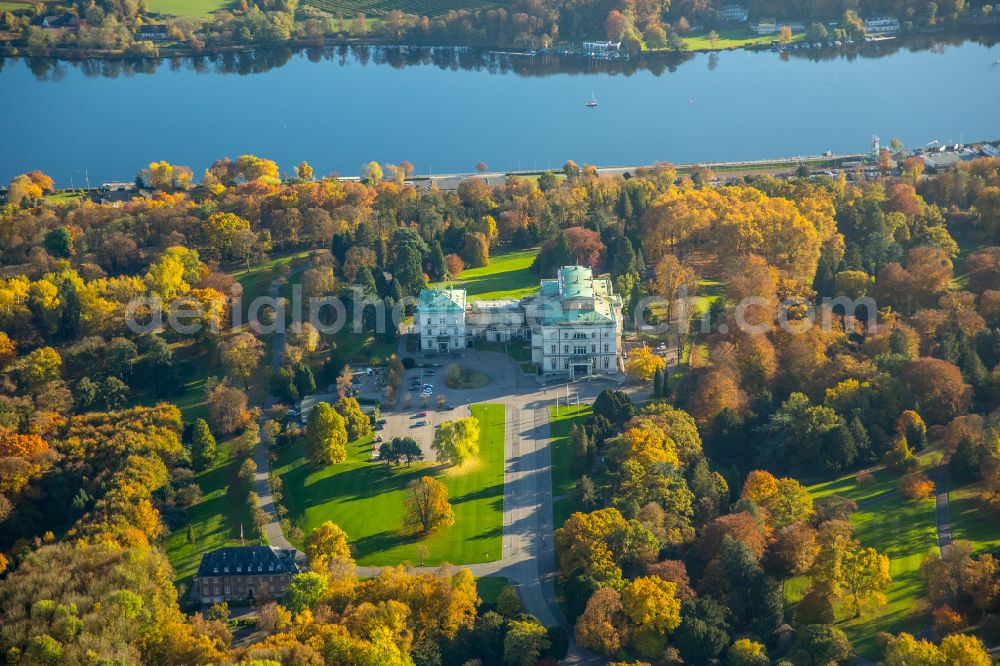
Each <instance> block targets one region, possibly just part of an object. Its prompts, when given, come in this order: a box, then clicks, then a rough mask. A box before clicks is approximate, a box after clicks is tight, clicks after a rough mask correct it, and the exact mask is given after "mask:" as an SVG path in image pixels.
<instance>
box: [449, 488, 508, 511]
mask: <svg viewBox="0 0 1000 666" xmlns="http://www.w3.org/2000/svg"><path fill="white" fill-rule="evenodd" d="M486 498H493V501H494V502H496V501H497V500H499V502H500V504H501V506H502V505H503V484H502V483H494V484H493V485H492V486H486V487H485V488H480V489H479V490H475V491H473V492H471V493H465V494H464V495H456V496H455V497H449V498H448V501H449V502H451V503H452V504H462V503H463V502H471V501H473V500H478V499H486ZM493 507H494V508H496V504H493Z"/></svg>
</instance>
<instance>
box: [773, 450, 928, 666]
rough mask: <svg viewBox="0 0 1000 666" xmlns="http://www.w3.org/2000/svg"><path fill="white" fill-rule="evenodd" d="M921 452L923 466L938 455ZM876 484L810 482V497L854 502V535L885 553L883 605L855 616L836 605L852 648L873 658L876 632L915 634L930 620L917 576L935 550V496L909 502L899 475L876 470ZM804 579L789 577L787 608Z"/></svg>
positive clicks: (850, 478) (851, 479)
mask: <svg viewBox="0 0 1000 666" xmlns="http://www.w3.org/2000/svg"><path fill="white" fill-rule="evenodd" d="M936 455H937V454H936V453H935V452H933V451H924V452H923V453H922V454H921V455H920V456H918V458H919V459H920V461H921V464H922V466H926V465H927V464H929V463H930V462H931V461H932V459H934V458H936ZM873 476H874V479H875V480H874V482H873V483H871V484H868V485H864V484H862V485H858V484H857V483H856V481H855V477H856V474H855V473H853V472H852V473H850V474H845V475H843V476H841V477H838V478H836V479H833V480H831V481H826V482H823V483H817V484H815V485H812V486H809V492H810V494H811V495H812V496H813V499H814V500H815V499H820V498H823V497H828V496H831V495H839V496H841V497H845V498H847V499H851V500H854V501H855V502H857V503H858V505H859V509H858V511H857V512H855V513H854V514H853V515H852V516H851V523H852V524H853V525H854V535H855V538H856V539H857V540H858V541H859V542H861V544H862V545H863V546H865V547H872V548H875V549H876V550H877V551H878V552H879V553H882V554H883V555H888V556H889V561H890V565H889V572H890V574H891V575H892V584H891V585H890V587H889V589H888V590H887V591H886V603H885V605H883V606H878V607H871V608H868V609H866V610H865V612H863V613H862V615H861V617H859V618H854V617H852V616H851V615H852V614H851V613H849V612H848V611H847V610H846V609H838V615H837V618H838V623H837V624H838V626H839V627H840V628H841V629H843V630H844V632H845V633H846V634H847V636H848V638H850V640H851V644H852V645H853V646H854V649H855V650H856V651H857V652H858V653H859V654H861V655H862V656H865V657H869V658H873V657H876V656H877V654H876V653H877V648H876V646H875V635H876V633H878V632H880V631H888V632H892V633H899V632H901V631H907V632H910V633H913V634H919V633H920V632H921V631H923V629H924V628H925V627H926V626H927V624H928V621H929V620H928V613H929V611H930V608H929V607H928V606H927V604H926V602H925V599H926V583H925V582H924V580H923V578H922V577H921V576H920V563H921V562H923V560H924V558H925V557H927V555H928V554H929V553H931V552H934V551H935V550H936V549H937V530H936V527H935V520H934V506H935V505H934V499H933V498H930V499H926V500H920V501H911V500H908V499H906V498H905V497H904V496H902V495H901V494H900V493H899V492H898V491H897V489H896V483H897V481H898V480H899V476H898V475H896V474H892V473H890V472H889V471H887V470H885V469H883V468H879V469H876V470H874V472H873ZM808 585H809V581H808V579H807V578H806V577H799V578H795V579H792V580H790V581H788V583H787V584H786V586H785V596H786V599H787V600H788V601H789V602H790V604H791V606H794V603H795V602H796V601H798V599H799V598H800V597H801V596H802V594H803V593H804V592H805V590H806V589H807V588H808Z"/></svg>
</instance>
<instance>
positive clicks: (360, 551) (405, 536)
mask: <svg viewBox="0 0 1000 666" xmlns="http://www.w3.org/2000/svg"><path fill="white" fill-rule="evenodd" d="M423 538H424V537H423V536H422V535H421V534H419V533H417V532H399V531H394V532H390V531H388V530H383V531H381V532H376V533H375V534H371V535H369V536H366V537H361V538H360V539H356V540H354V541H352V542H351V550H352V551H354V559H356V560H359V561H360V560H363V559H364V558H365V557H367V556H369V555H374V554H375V553H381V552H385V551H388V550H391V549H393V548H397V547H399V546H408V545H410V544H413V543H416V542H418V541H421V540H422V539H423Z"/></svg>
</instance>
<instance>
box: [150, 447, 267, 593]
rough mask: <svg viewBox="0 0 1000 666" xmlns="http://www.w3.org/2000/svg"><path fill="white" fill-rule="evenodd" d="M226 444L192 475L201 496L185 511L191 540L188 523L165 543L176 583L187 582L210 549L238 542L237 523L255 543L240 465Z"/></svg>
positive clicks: (238, 530) (249, 540)
mask: <svg viewBox="0 0 1000 666" xmlns="http://www.w3.org/2000/svg"><path fill="white" fill-rule="evenodd" d="M241 463H242V461H239V460H237V459H236V458H234V457H233V451H232V447H231V445H230V444H229V443H225V444H221V445H220V446H219V459H218V461H217V462H216V464H215V465H214V466H212V467H210V468H209V469H207V470H205V471H204V472H201V473H200V474H198V475H197V476H196V477H195V480H196V481H197V482H198V485H199V486H201V492H202V498H201V501H199V502H198V503H197V504H195V505H194V506H192V507H190V508H189V509H188V510H187V513H188V519H189V520H188V524H190V525H191V528H192V531H193V536H194V543H188V540H187V526H181V527H179V528H177V530H175V531H174V532H172V533H171V534H170V536H168V537H167V539H166V542H165V544H164V546H165V548H166V551H167V555H168V557H169V558H170V563H171V564H172V565H173V567H174V571H175V572H176V579H177V582H178V583H188V582H190V580H191V577H192V576H194V573H195V572H196V571H197V570H198V563H199V562H201V556H202V554H203V553H206V552H208V551H210V550H215V549H216V548H222V547H223V546H236V545H239V543H240V525H241V524H242V526H243V535H244V536H245V537H246V540H247V542H248V543H255V541H256V538H255V534H254V529H253V520H252V518H251V516H250V509H249V506H248V505H247V501H246V500H247V498H246V492H245V491H244V489H243V488H242V487H241V483H240V480H239V477H238V476H237V475H238V474H239V465H240V464H241Z"/></svg>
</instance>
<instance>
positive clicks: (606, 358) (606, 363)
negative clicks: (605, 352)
mask: <svg viewBox="0 0 1000 666" xmlns="http://www.w3.org/2000/svg"><path fill="white" fill-rule="evenodd" d="M604 367H605V368H606V367H608V357H607V356H605V357H604Z"/></svg>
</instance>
